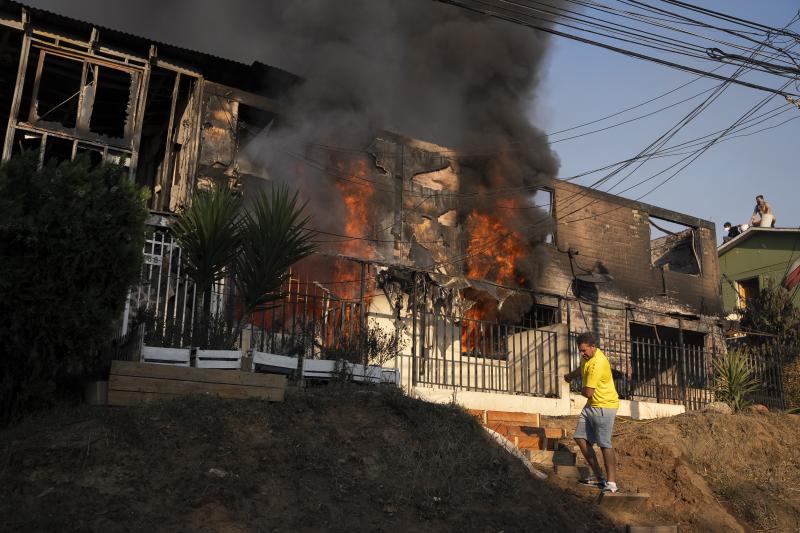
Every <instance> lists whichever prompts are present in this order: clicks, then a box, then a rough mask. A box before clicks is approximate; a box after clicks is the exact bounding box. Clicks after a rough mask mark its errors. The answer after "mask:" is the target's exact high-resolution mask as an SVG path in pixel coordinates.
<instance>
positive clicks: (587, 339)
mask: <svg viewBox="0 0 800 533" xmlns="http://www.w3.org/2000/svg"><path fill="white" fill-rule="evenodd" d="M576 342H577V343H578V346H580V345H581V344H588V345H589V346H597V344H596V343H595V342H594V335H592V334H591V333H589V332H586V333H581V334H580V335H578V338H577V340H576Z"/></svg>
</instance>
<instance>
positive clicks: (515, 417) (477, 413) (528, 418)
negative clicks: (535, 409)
mask: <svg viewBox="0 0 800 533" xmlns="http://www.w3.org/2000/svg"><path fill="white" fill-rule="evenodd" d="M467 412H468V413H469V414H471V415H472V416H474V417H475V418H477V419H478V420H480V421H481V422H482V423H483V424H485V425H487V426H489V427H491V424H495V423H505V424H511V425H520V426H532V427H537V426H539V423H540V422H541V420H540V418H539V413H521V412H516V411H484V410H480V409H467Z"/></svg>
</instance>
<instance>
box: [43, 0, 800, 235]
mask: <svg viewBox="0 0 800 533" xmlns="http://www.w3.org/2000/svg"><path fill="white" fill-rule="evenodd" d="M28 1H29V3H30V4H32V5H35V6H38V7H43V8H45V9H49V10H52V11H56V12H59V13H62V14H65V15H68V16H73V17H76V18H81V19H84V20H92V21H94V22H96V23H98V24H100V25H105V26H108V27H113V28H119V29H122V30H125V31H129V32H133V33H137V34H140V35H145V36H150V37H153V38H158V39H162V40H167V41H173V39H171V38H170V36H174V21H172V20H169V19H168V18H165V17H155V18H153V17H152V16H151V14H150V13H149V12H140V11H139V10H132V9H131V6H130V5H126V4H123V3H115V2H111V1H106V0H71V1H70V2H64V0H28ZM165 1H166V3H168V4H169V3H170V2H169V0H165ZM151 3H152V2H151ZM653 3H654V4H657V2H653ZM695 3H697V4H699V5H702V6H704V7H707V8H710V9H715V10H718V11H724V12H726V13H729V14H731V15H734V16H738V17H741V18H744V19H749V20H753V21H757V22H761V23H763V24H766V25H769V26H773V27H783V26H784V25H785V24H786V23H787V22H788V21H789V20H790V19H791V18H792V16H793V15H794V14H795V13H796V12H797V10H798V9H800V0H764V1H757V0H695ZM194 5H197V4H194ZM198 9H199V7H198ZM792 29H794V30H795V31H797V32H800V24H796V25H795V26H794V27H793V28H792ZM185 30H186V29H185V28H184V31H183V32H181V33H183V34H184V35H183V36H182V37H181V38H180V39H179V41H180V42H175V44H178V45H181V46H188V47H191V48H195V49H201V50H207V51H210V52H212V53H215V54H218V55H222V56H232V55H234V50H233V49H232V48H231V45H230V42H229V40H228V39H226V38H225V33H224V31H220V32H216V31H215V32H211V33H205V34H204V33H202V32H196V31H192V30H189V33H188V35H186V31H185ZM236 59H240V60H244V61H251V60H252V59H257V58H255V57H253V58H236ZM262 60H266V59H262ZM677 60H679V61H681V62H684V63H690V64H691V61H692V60H691V59H684V58H677ZM695 64H696V65H698V66H701V67H704V68H713V66H714V65H712V64H711V63H709V62H703V63H702V64H698V63H695ZM709 65H711V66H709ZM732 71H733V68H732V67H724V69H723V70H721V71H720V73H730V72H732ZM695 77H696V76H694V75H693V74H689V73H684V72H680V71H677V70H673V69H670V68H667V67H663V66H660V65H656V64H652V63H648V62H644V61H641V60H638V59H634V58H629V57H625V56H622V55H619V54H615V53H613V52H609V51H607V50H602V49H599V48H595V47H592V46H589V45H585V44H582V43H577V42H574V41H570V40H566V39H564V38H561V37H553V40H552V48H551V52H550V54H549V58H548V60H547V68H546V71H545V72H544V73H543V79H542V84H541V86H540V88H539V90H538V91H537V94H535V95H534V99H535V100H534V105H533V106H532V109H531V113H530V115H531V119H532V120H533V121H534V123H535V124H536V125H538V126H539V127H541V128H542V129H543V130H544V131H547V132H553V131H558V130H561V129H565V128H569V127H572V126H575V125H577V124H581V123H585V122H588V121H590V120H594V119H596V118H599V117H602V116H605V115H608V114H611V113H614V112H617V111H619V110H622V109H624V108H626V107H630V106H632V105H635V104H638V103H640V102H643V101H645V100H648V99H650V98H652V97H654V96H657V95H659V94H661V93H664V92H666V91H668V90H670V89H672V88H675V87H677V86H679V85H681V84H683V83H686V82H687V81H690V80H692V79H693V78H695ZM743 79H745V80H748V81H751V82H754V83H760V84H764V85H768V86H770V87H776V86H777V85H778V83H779V82H780V80H781V79H780V78H777V77H774V76H767V75H763V74H757V73H756V74H753V73H749V74H746V75H745V76H744V77H743ZM717 83H718V82H717V81H714V80H709V79H701V80H698V81H696V82H694V83H692V84H691V85H689V86H687V87H685V88H683V89H681V90H680V91H678V92H676V93H674V94H672V95H669V96H667V97H665V98H662V99H660V100H658V101H657V102H653V103H651V104H649V105H647V106H644V107H642V108H639V109H636V110H634V111H632V112H629V113H626V114H624V115H621V116H619V117H616V118H614V119H611V120H609V121H604V122H602V123H598V124H596V125H593V126H591V127H590V128H585V129H580V130H576V131H574V132H571V133H570V134H575V133H582V132H585V131H588V130H591V129H595V128H598V127H603V126H607V125H610V124H612V123H614V122H617V121H620V120H625V119H629V118H633V117H636V116H638V115H641V114H644V113H647V112H650V111H653V110H655V109H657V108H659V107H662V106H665V105H669V104H671V103H674V102H677V101H679V100H681V99H684V98H688V97H689V96H691V95H693V94H695V93H697V92H700V91H702V90H704V89H708V88H711V87H713V86H715V85H716V84H717ZM764 96H765V93H762V92H760V91H756V90H752V89H748V88H743V87H738V86H733V87H730V88H728V89H727V90H726V91H725V93H724V94H723V95H722V97H720V98H719V99H718V100H717V101H715V102H714V103H713V104H712V106H711V107H709V108H708V109H707V110H706V111H705V112H704V113H703V114H702V115H701V116H700V117H698V119H697V120H695V121H694V122H692V123H691V124H689V125H688V126H687V127H686V128H684V130H683V131H682V132H681V133H680V134H679V136H678V137H676V138H675V140H674V142H682V141H685V140H688V139H691V138H695V137H700V136H702V135H705V134H707V133H710V132H712V131H715V130H718V129H723V128H726V127H728V126H729V125H730V124H731V123H732V122H733V121H734V120H736V119H737V118H738V117H739V116H740V115H741V114H742V113H744V112H745V111H746V110H747V109H749V108H750V107H751V106H752V105H754V104H755V103H756V102H758V101H759V100H760V99H762V98H763V97H764ZM701 99H702V98H697V99H695V100H692V101H690V102H686V103H684V104H680V105H677V106H675V107H674V108H672V109H669V110H667V111H664V112H660V113H657V114H655V115H653V116H651V117H649V118H645V119H642V120H639V121H636V122H633V123H631V124H627V125H624V126H620V127H618V128H614V129H611V130H608V131H605V132H603V133H599V134H594V135H588V136H585V137H581V138H579V139H573V140H568V141H564V142H558V143H555V144H553V149H554V150H555V151H556V153H557V154H558V156H559V159H560V161H561V171H560V177H569V176H573V175H575V174H578V173H580V172H584V171H587V170H590V169H595V168H599V167H602V166H605V165H607V164H609V163H612V162H615V161H619V160H623V159H626V158H628V157H631V156H633V155H635V154H636V153H637V152H638V151H639V150H640V149H642V148H643V147H644V146H646V145H647V144H649V143H650V142H652V141H653V140H655V139H656V138H657V137H658V136H659V135H661V134H662V133H663V132H664V131H666V130H667V129H668V128H669V127H670V126H672V125H673V124H675V123H676V122H677V121H678V120H679V119H680V118H681V117H682V116H684V115H685V114H686V113H687V112H688V111H689V110H691V109H692V107H693V106H694V105H696V104H697V103H699V102H700V101H701ZM782 103H783V104H784V106H785V107H786V108H789V106H788V104H786V103H785V101H784V100H783V99H781V98H780V97H776V98H775V99H774V100H773V101H771V102H770V103H769V106H768V108H766V109H769V108H772V107H776V106H778V105H780V104H782ZM793 116H798V117H800V109H797V108H792V109H788V110H787V111H786V112H785V113H784V114H782V115H781V116H780V117H779V118H776V119H774V120H772V121H769V122H767V123H765V124H763V126H758V127H754V128H752V129H751V130H749V131H753V130H756V129H760V128H761V127H764V126H770V125H773V124H776V123H778V122H780V121H782V120H785V119H786V118H791V117H793ZM799 132H800V120H796V121H792V122H789V123H787V124H785V125H783V126H781V127H779V128H776V129H772V130H769V131H764V132H762V133H758V134H756V135H752V136H748V137H742V138H736V139H733V140H730V141H727V142H723V143H721V144H719V145H717V146H714V147H712V148H711V149H710V150H709V151H707V152H706V153H705V154H704V155H703V156H701V157H700V158H699V159H698V160H697V161H695V162H694V163H693V164H691V165H690V166H689V167H688V168H686V169H685V170H683V171H682V172H681V173H680V174H679V175H677V176H676V177H675V178H673V179H672V180H671V181H669V182H668V183H667V184H665V185H664V186H663V187H661V188H660V189H658V190H657V191H655V192H653V193H651V194H649V195H647V196H645V197H644V198H642V201H644V202H647V203H651V204H655V205H659V206H662V207H665V208H668V209H672V210H675V211H680V212H683V213H688V214H691V215H694V216H696V217H700V218H705V219H709V220H712V221H714V222H715V223H716V225H717V236H718V239H719V240H721V234H722V224H723V222H725V221H728V220H729V221H731V222H733V223H743V222H747V221H748V220H749V217H750V214H751V212H752V208H753V205H754V197H755V195H756V194H764V195H765V196H766V198H767V200H768V201H769V202H770V203H771V204H772V205H773V208H774V210H775V212H776V215H777V219H778V225H779V226H783V227H798V226H800V213H799V212H798V206H797V204H798V191H799V190H800V187H799V186H798V176H797V160H798V157H797V154H798V151H800V147H798V146H797V144H798V143H797V139H798V137H799V136H798V133H799ZM557 138H558V137H555V139H557ZM674 161H676V160H675V159H661V160H659V161H654V162H649V163H648V164H647V165H646V166H644V167H643V168H641V169H639V170H637V171H636V173H635V174H633V175H632V176H631V177H630V178H628V179H627V180H626V181H625V183H624V185H622V186H618V187H616V188H614V189H611V190H610V192H612V193H620V191H621V190H622V189H624V188H625V187H626V186H627V185H628V184H634V183H636V182H637V181H641V180H642V179H645V178H647V177H648V176H650V175H652V174H653V173H655V172H658V171H659V170H661V169H663V168H664V166H666V165H667V164H670V163H671V162H674ZM600 176H601V174H595V175H592V176H589V177H587V178H584V179H581V180H579V181H578V183H582V184H589V183H591V182H592V181H593V180H594V179H597V178H598V177H600ZM657 183H659V178H656V179H654V180H652V181H651V182H649V183H648V184H646V185H649V186H652V185H655V184H657ZM649 186H640V187H637V188H635V189H632V190H630V191H628V192H624V193H622V194H623V195H624V196H628V197H630V198H638V197H639V196H641V195H642V194H644V193H646V192H647V191H648V190H649V188H650V187H649ZM601 188H603V189H604V190H607V189H608V186H607V185H606V186H603V187H601Z"/></svg>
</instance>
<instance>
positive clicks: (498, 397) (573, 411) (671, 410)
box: [410, 387, 686, 420]
mask: <svg viewBox="0 0 800 533" xmlns="http://www.w3.org/2000/svg"><path fill="white" fill-rule="evenodd" d="M410 393H411V394H412V395H413V396H415V397H417V398H419V399H421V400H425V401H429V402H436V403H451V402H452V403H456V404H458V405H460V406H462V407H464V408H465V409H486V410H491V411H512V412H523V413H539V414H541V415H545V416H568V415H577V414H580V411H581V409H583V406H584V405H585V403H586V398H584V397H582V396H578V395H575V394H573V395H570V397H568V398H540V397H536V396H515V395H512V394H491V393H485V392H474V391H457V390H448V389H436V388H432V387H414V388H413V389H412V390H411V391H410ZM685 411H686V409H685V408H684V407H683V406H682V405H667V404H661V403H653V402H640V401H627V400H620V407H619V410H618V411H617V415H618V416H626V417H630V418H633V419H634V420H647V419H651V418H662V417H666V416H675V415H679V414H681V413H683V412H685Z"/></svg>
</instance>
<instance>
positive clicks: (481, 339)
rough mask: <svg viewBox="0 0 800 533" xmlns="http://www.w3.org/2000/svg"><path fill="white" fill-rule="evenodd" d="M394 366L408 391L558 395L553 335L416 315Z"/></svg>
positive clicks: (435, 315)
mask: <svg viewBox="0 0 800 533" xmlns="http://www.w3.org/2000/svg"><path fill="white" fill-rule="evenodd" d="M410 314H411V316H408V317H406V318H405V320H404V321H405V323H406V326H407V332H406V336H407V338H408V342H407V343H406V345H405V346H404V349H403V350H402V351H401V352H399V353H398V357H397V358H396V360H395V364H396V365H397V367H398V368H400V369H401V376H405V378H404V379H406V380H407V384H408V385H409V386H417V385H421V386H431V387H435V388H449V389H458V390H470V391H481V392H500V393H508V394H522V395H538V396H557V395H558V379H557V370H558V362H557V357H558V347H557V335H556V333H555V332H553V331H547V330H542V329H533V328H528V327H524V326H515V325H510V324H501V323H497V322H494V321H487V320H478V319H473V318H467V317H459V316H449V315H444V314H438V313H431V312H420V311H417V312H414V311H412V312H411V313H410Z"/></svg>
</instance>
